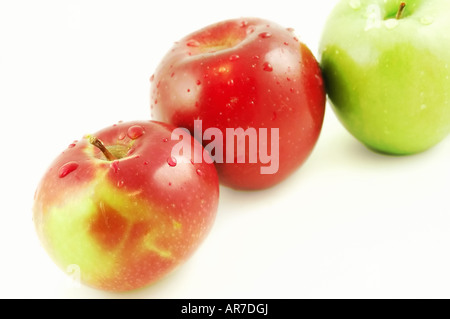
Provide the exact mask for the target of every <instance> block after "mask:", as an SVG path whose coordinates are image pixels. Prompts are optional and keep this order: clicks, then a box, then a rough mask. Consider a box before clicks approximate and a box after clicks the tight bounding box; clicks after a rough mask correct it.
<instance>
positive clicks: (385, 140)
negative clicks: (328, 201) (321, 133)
mask: <svg viewBox="0 0 450 319" xmlns="http://www.w3.org/2000/svg"><path fill="white" fill-rule="evenodd" d="M319 53H320V60H321V67H322V69H323V73H324V78H325V83H326V87H327V90H328V96H329V99H330V101H331V104H332V106H333V109H334V111H335V113H336V114H337V116H338V118H339V119H340V121H341V122H342V123H343V125H344V126H345V127H346V128H347V130H348V131H349V132H350V133H351V134H353V135H354V136H355V137H356V138H357V139H358V140H360V141H361V142H362V143H364V144H365V145H366V146H368V147H369V148H371V149H373V150H376V151H378V152H382V153H388V154H395V155H408V154H414V153H418V152H422V151H425V150H427V149H429V148H430V147H432V146H434V145H436V144H437V143H439V142H440V141H441V140H442V139H444V138H445V137H446V136H447V135H448V133H449V132H450V1H448V0H406V1H399V0H342V1H340V3H339V4H338V5H337V6H336V8H335V9H334V10H333V11H332V13H331V15H330V17H329V18H328V22H327V24H326V26H325V29H324V31H323V36H322V40H321V44H320V52H319Z"/></svg>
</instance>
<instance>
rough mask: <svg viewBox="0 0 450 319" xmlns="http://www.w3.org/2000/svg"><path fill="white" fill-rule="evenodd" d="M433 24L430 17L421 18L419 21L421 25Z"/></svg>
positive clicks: (432, 19)
mask: <svg viewBox="0 0 450 319" xmlns="http://www.w3.org/2000/svg"><path fill="white" fill-rule="evenodd" d="M433 22H434V18H433V17H430V16H426V17H422V18H421V19H420V23H422V24H423V25H430V24H432V23H433Z"/></svg>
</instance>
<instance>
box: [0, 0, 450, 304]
mask: <svg viewBox="0 0 450 319" xmlns="http://www.w3.org/2000/svg"><path fill="white" fill-rule="evenodd" d="M335 3H337V1H336V0H335V1H332V0H329V1H325V0H321V1H298V0H295V1H294V0H292V1H281V0H273V1H261V0H258V1H242V0H239V1H235V0H227V1H220V2H219V1H194V0H191V1H179V2H175V1H111V0H108V1H92V0H90V1H61V0H55V1H2V2H1V3H0V112H1V117H0V119H1V125H0V130H1V134H0V137H1V146H0V147H1V150H2V151H1V157H0V187H1V189H0V194H1V195H0V196H1V202H0V203H1V215H0V256H1V257H0V258H1V259H0V297H3V298H5V297H11V298H19V297H20V298H81V297H82V298H91V297H93V298H371V297H375V298H405V297H406V298H414V297H417V298H419V297H438V298H439V297H445V298H449V297H450V271H449V269H450V257H449V254H450V231H449V226H450V203H449V191H450V156H449V155H450V138H448V139H446V140H445V141H444V142H442V143H441V144H439V145H438V146H437V147H435V148H433V149H431V150H430V151H428V152H426V153H423V154H419V155H416V156H410V157H389V156H383V155H379V154H375V153H373V152H371V151H369V150H367V149H366V148H365V147H364V146H362V145H361V144H359V143H358V142H357V141H356V140H355V139H354V138H353V137H351V136H350V135H349V134H348V133H347V132H346V131H345V130H344V129H343V127H342V126H341V125H340V123H339V122H338V121H337V120H336V118H335V115H334V113H333V112H332V110H331V108H330V107H329V105H328V106H327V114H326V119H325V123H324V127H323V131H322V135H321V137H320V140H319V142H318V144H317V147H316V148H315V150H314V152H313V154H312V156H311V157H310V158H309V160H308V161H307V163H306V164H305V165H304V166H303V167H302V168H301V169H300V170H299V171H297V172H296V173H295V174H294V175H292V176H291V177H290V178H289V179H288V180H286V181H285V182H283V183H282V184H280V185H278V186H277V187H274V188H272V189H269V190H265V191H260V192H238V191H232V190H230V189H227V188H224V187H222V188H221V198H220V206H219V211H218V215H217V220H216V223H215V225H214V228H213V230H212V232H211V234H210V236H209V237H208V238H207V240H206V241H205V242H204V244H203V245H202V246H201V247H200V249H199V250H198V251H197V252H196V254H195V255H194V256H193V257H192V258H191V259H190V260H189V261H188V262H187V263H186V264H184V265H183V266H181V267H180V268H178V269H177V270H176V271H175V272H173V273H172V274H171V275H169V276H168V277H166V278H165V279H163V280H162V281H160V282H158V283H157V284H155V285H153V286H151V287H148V288H145V289H142V290H139V291H135V292H130V293H125V294H112V293H105V292H102V291H97V290H94V289H91V288H87V287H84V286H77V285H73V284H72V283H71V281H69V280H68V279H67V278H68V276H67V275H66V274H64V272H62V271H61V270H59V269H58V268H57V267H56V266H55V265H54V264H53V262H52V261H51V260H50V258H49V257H48V256H47V254H46V253H45V251H44V250H43V248H42V247H41V246H40V244H39V242H38V239H37V236H36V234H35V231H34V226H33V223H32V219H31V218H32V213H31V207H32V201H33V195H34V191H35V189H36V186H37V184H38V182H39V180H40V178H41V177H42V175H43V174H44V172H45V170H46V168H47V167H48V166H49V165H50V163H51V162H52V161H53V159H54V158H55V157H56V156H57V155H58V154H59V153H60V152H61V151H62V150H64V149H65V148H66V147H67V145H68V144H70V143H71V142H72V141H73V140H74V139H80V138H81V137H82V136H83V135H84V134H87V133H91V132H95V131H97V130H99V129H101V128H103V127H106V126H109V125H111V124H112V123H115V122H117V121H119V120H124V121H129V120H137V119H148V118H149V116H150V108H149V104H150V103H149V85H150V84H149V78H150V76H151V74H152V73H153V71H154V69H155V68H156V66H157V64H158V63H159V61H160V60H161V58H162V57H163V55H164V54H165V53H166V52H167V51H168V50H169V48H170V47H171V45H172V43H173V42H175V41H177V40H178V39H180V38H182V37H183V36H184V35H186V34H187V33H190V32H192V31H194V30H196V29H199V28H201V27H204V26H206V25H208V24H211V23H214V22H217V21H220V20H223V19H229V18H240V17H246V16H255V17H261V18H267V19H269V20H273V21H274V22H277V23H279V24H281V25H283V26H285V27H293V28H295V30H296V33H297V35H298V37H299V38H300V39H301V40H302V41H303V42H304V43H306V44H307V45H308V46H309V47H310V48H311V50H312V51H313V52H314V53H315V54H316V56H317V48H318V42H319V39H320V36H321V31H322V28H323V26H324V23H325V20H326V18H327V15H328V13H329V11H330V10H331V8H332V7H333V6H334V5H335Z"/></svg>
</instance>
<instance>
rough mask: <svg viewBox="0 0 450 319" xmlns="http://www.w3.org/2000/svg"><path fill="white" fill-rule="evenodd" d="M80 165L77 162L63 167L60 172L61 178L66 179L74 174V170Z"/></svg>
mask: <svg viewBox="0 0 450 319" xmlns="http://www.w3.org/2000/svg"><path fill="white" fill-rule="evenodd" d="M78 166H79V164H78V163H77V162H68V163H66V164H64V165H63V166H61V168H60V169H59V171H58V176H59V178H64V177H66V176H67V175H69V174H70V173H72V172H73V171H74V170H76V169H77V168H78Z"/></svg>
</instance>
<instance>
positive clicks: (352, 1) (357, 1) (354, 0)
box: [348, 0, 361, 10]
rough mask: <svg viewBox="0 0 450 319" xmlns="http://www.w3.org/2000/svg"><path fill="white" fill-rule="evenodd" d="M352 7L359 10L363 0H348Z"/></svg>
mask: <svg viewBox="0 0 450 319" xmlns="http://www.w3.org/2000/svg"><path fill="white" fill-rule="evenodd" d="M348 4H349V6H350V8H352V9H355V10H358V9H359V8H361V1H360V0H350V1H349V2H348Z"/></svg>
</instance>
